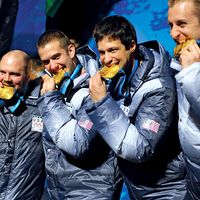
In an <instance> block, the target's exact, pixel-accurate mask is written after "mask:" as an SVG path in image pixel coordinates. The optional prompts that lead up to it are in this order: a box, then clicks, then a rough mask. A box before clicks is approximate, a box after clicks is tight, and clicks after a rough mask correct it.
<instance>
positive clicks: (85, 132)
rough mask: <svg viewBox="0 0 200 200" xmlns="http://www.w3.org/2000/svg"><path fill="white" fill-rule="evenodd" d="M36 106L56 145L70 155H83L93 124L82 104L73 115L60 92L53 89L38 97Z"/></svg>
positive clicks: (87, 145) (89, 140)
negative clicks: (75, 114)
mask: <svg viewBox="0 0 200 200" xmlns="http://www.w3.org/2000/svg"><path fill="white" fill-rule="evenodd" d="M79 101H81V100H80V99H79ZM38 108H39V111H40V113H41V115H42V118H43V122H44V125H45V127H46V129H47V131H48V133H49V135H50V136H51V138H52V140H53V141H54V143H55V144H56V146H57V147H58V148H60V149H61V150H63V151H64V152H66V153H68V154H70V155H71V156H74V157H79V158H80V157H82V156H84V154H85V153H86V151H87V150H88V148H89V144H90V142H91V141H92V139H93V137H94V136H95V131H94V129H93V128H94V127H93V124H92V122H91V121H90V119H89V117H88V116H87V114H86V112H85V109H84V106H83V107H82V108H80V109H79V110H78V112H77V116H76V117H74V116H73V115H72V114H71V112H70V110H69V108H68V107H67V106H66V104H65V103H64V101H63V100H62V99H61V94H60V93H59V92H57V91H54V92H49V93H47V94H45V95H43V96H42V97H40V98H39V100H38Z"/></svg>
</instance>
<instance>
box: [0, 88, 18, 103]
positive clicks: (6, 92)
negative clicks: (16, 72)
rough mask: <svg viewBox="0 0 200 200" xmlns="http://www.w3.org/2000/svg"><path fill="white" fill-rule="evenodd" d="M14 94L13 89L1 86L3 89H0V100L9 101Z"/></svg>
mask: <svg viewBox="0 0 200 200" xmlns="http://www.w3.org/2000/svg"><path fill="white" fill-rule="evenodd" d="M14 93H15V88H14V87H11V86H5V85H4V86H3V88H2V87H0V99H3V100H10V99H11V98H12V97H13V96H14Z"/></svg>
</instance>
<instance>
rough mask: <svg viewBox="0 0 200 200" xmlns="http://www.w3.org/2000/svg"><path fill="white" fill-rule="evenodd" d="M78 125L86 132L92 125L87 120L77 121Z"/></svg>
mask: <svg viewBox="0 0 200 200" xmlns="http://www.w3.org/2000/svg"><path fill="white" fill-rule="evenodd" d="M78 124H79V126H81V127H83V128H85V129H87V130H90V129H91V128H92V126H93V123H92V122H91V121H90V120H88V119H87V120H79V121H78Z"/></svg>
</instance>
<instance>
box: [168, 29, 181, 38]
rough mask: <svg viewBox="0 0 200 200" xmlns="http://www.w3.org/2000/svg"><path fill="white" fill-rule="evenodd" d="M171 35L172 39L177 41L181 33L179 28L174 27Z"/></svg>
mask: <svg viewBox="0 0 200 200" xmlns="http://www.w3.org/2000/svg"><path fill="white" fill-rule="evenodd" d="M170 34H171V36H172V38H173V39H174V40H177V38H178V36H179V34H180V32H179V31H178V28H177V27H175V26H173V27H172V28H171V30H170Z"/></svg>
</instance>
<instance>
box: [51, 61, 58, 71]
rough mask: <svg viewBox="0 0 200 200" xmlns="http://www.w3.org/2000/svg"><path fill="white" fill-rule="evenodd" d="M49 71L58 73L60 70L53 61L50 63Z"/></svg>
mask: <svg viewBox="0 0 200 200" xmlns="http://www.w3.org/2000/svg"><path fill="white" fill-rule="evenodd" d="M49 69H50V71H51V72H52V73H54V72H57V71H58V70H59V65H58V64H57V63H56V62H55V61H54V60H51V61H50V63H49Z"/></svg>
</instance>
